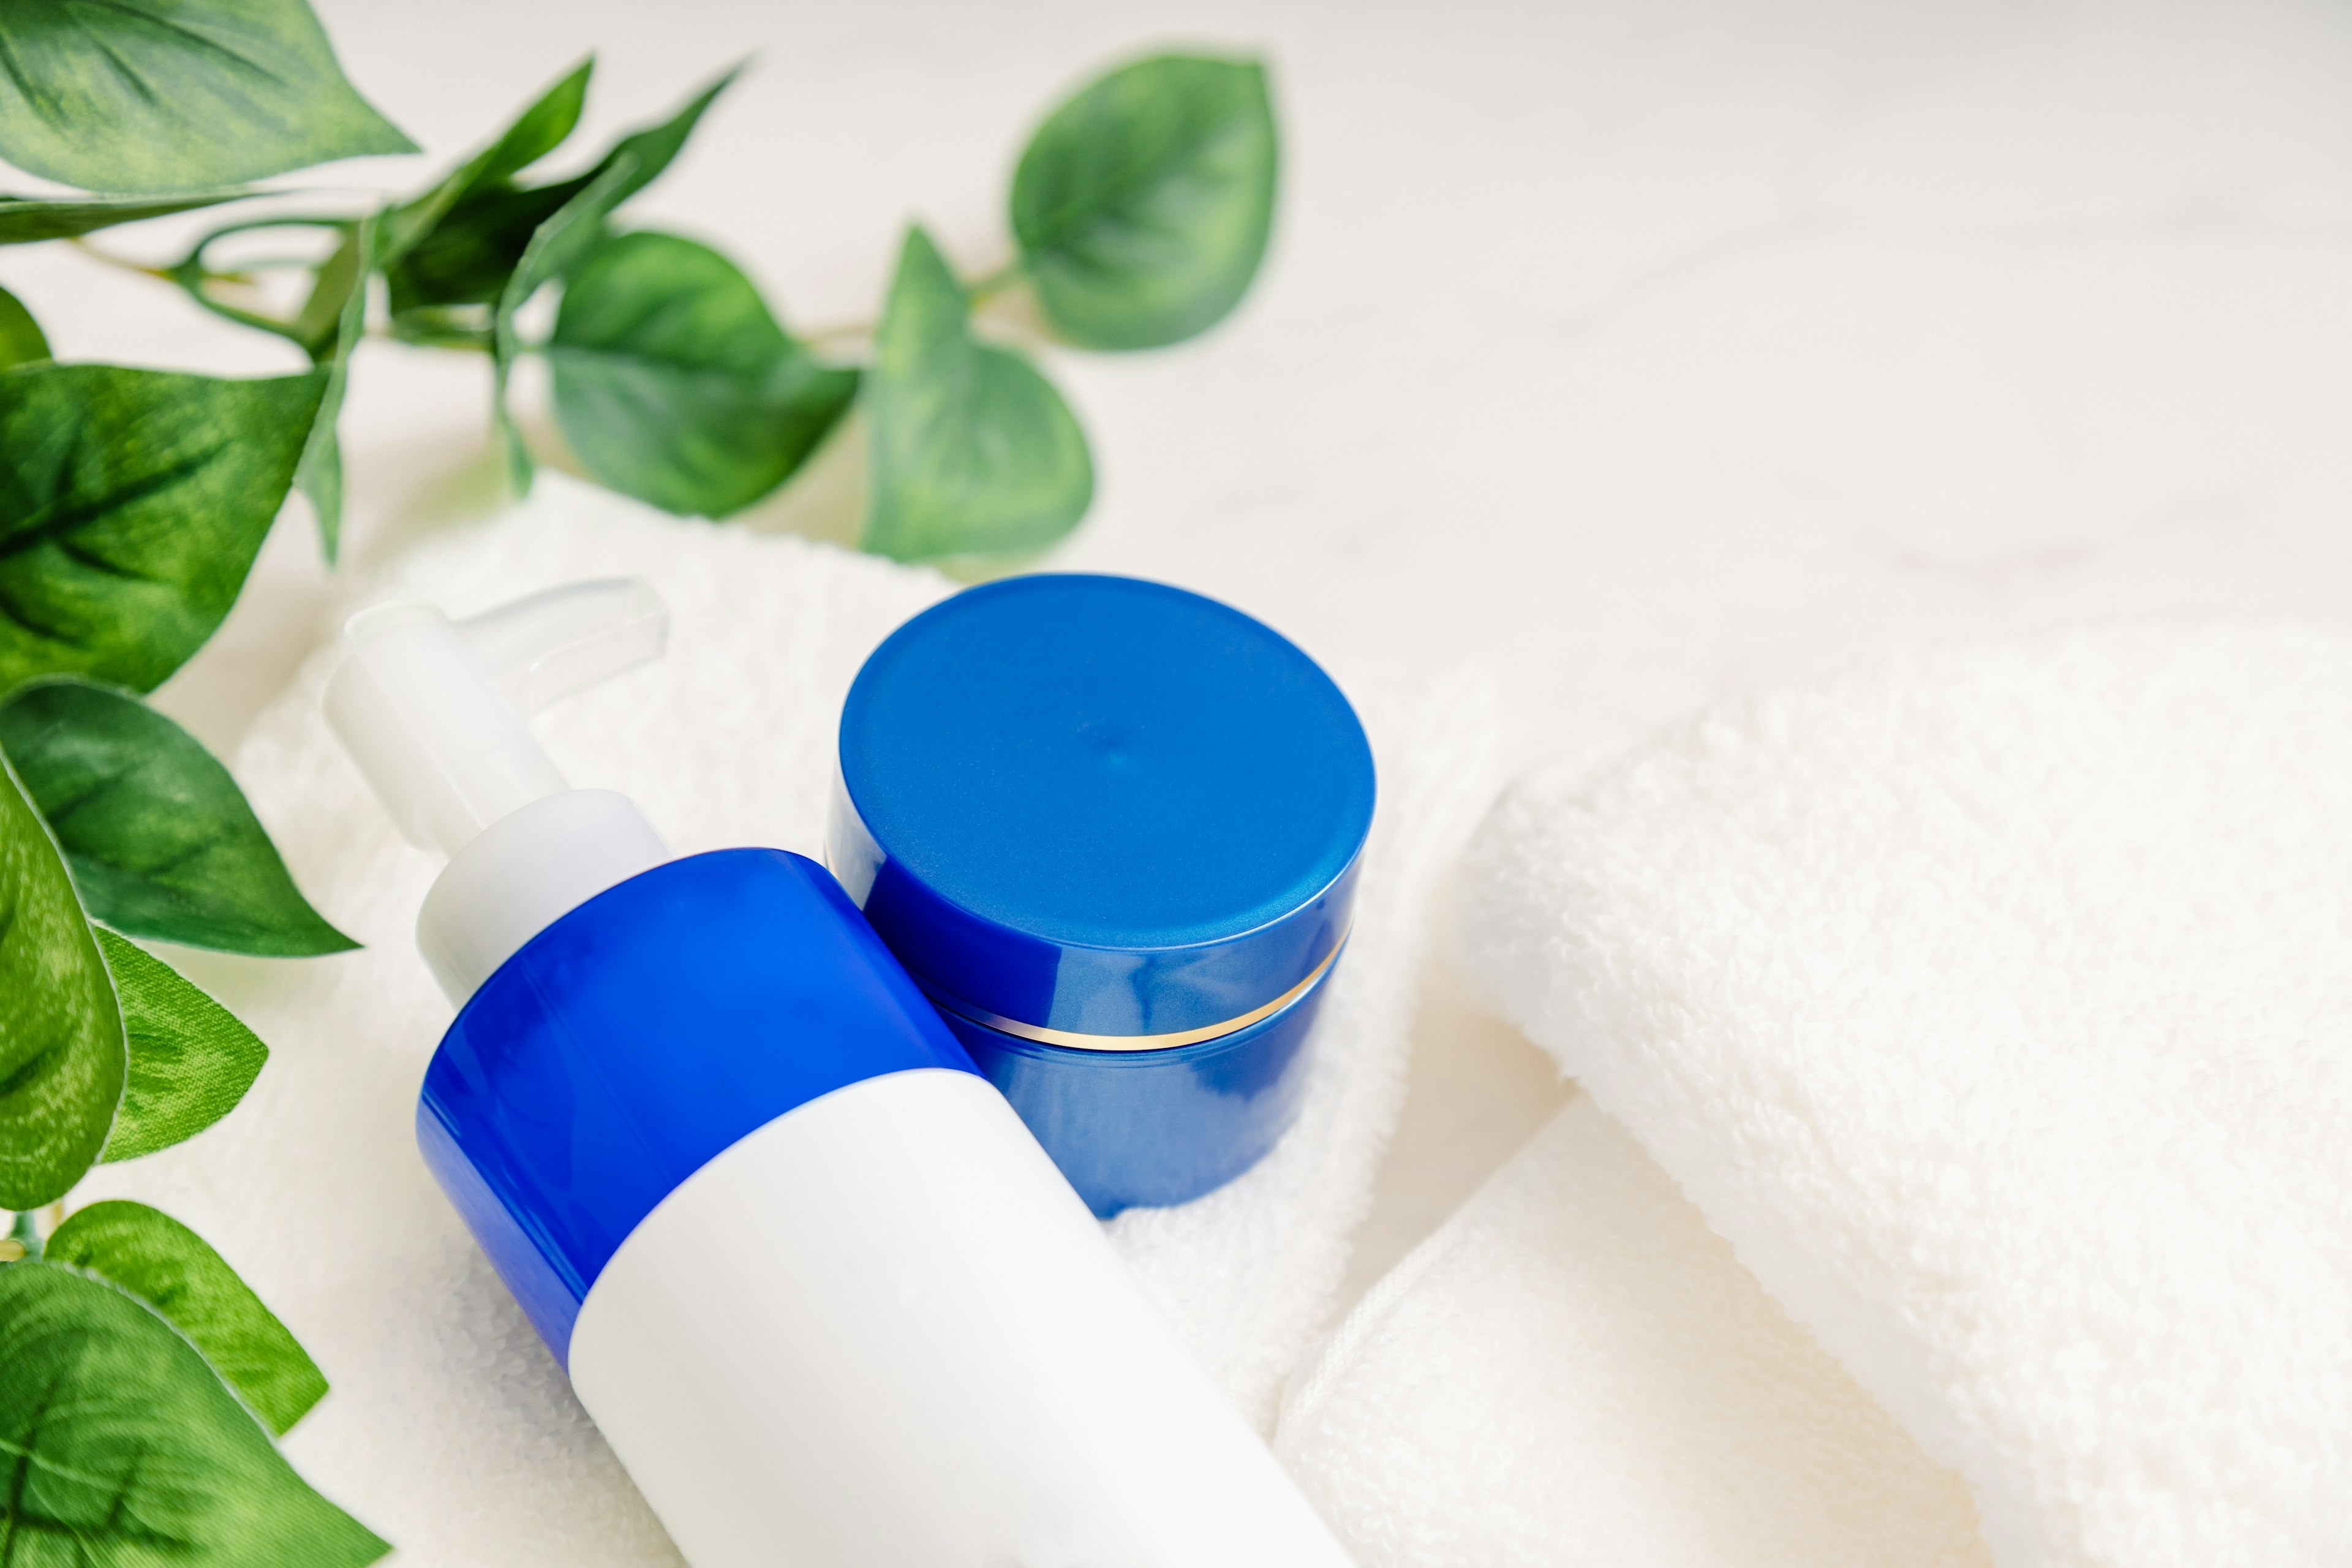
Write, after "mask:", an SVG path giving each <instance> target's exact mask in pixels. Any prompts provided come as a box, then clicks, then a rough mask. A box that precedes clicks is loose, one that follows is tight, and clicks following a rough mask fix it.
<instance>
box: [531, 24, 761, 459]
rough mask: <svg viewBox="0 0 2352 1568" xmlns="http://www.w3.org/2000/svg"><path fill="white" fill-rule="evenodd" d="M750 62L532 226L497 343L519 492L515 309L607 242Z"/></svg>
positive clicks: (617, 146)
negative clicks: (511, 391)
mask: <svg viewBox="0 0 2352 1568" xmlns="http://www.w3.org/2000/svg"><path fill="white" fill-rule="evenodd" d="M741 70H742V67H741V66H737V67H735V68H732V69H730V70H729V71H728V72H727V73H726V74H725V75H723V76H721V77H719V79H718V80H716V81H714V82H712V83H711V84H710V85H709V87H706V88H704V89H702V90H701V91H700V92H699V93H698V94H696V95H695V97H694V99H693V100H692V101H690V102H689V103H688V104H687V106H686V107H685V108H683V109H681V110H678V111H677V113H676V114H673V115H671V116H670V117H669V118H668V119H667V120H665V121H662V122H661V123H660V124H659V125H655V126H649V127H647V128H646V129H645V130H643V131H638V132H632V133H631V134H629V135H627V136H624V137H622V138H621V140H620V141H618V142H614V145H613V150H612V152H610V153H606V154H605V156H604V162H603V163H600V164H598V165H597V167H596V169H595V170H594V171H593V174H591V176H590V177H589V179H588V182H587V184H584V185H583V186H582V187H581V188H580V190H579V192H578V194H577V195H573V196H572V197H571V198H570V199H569V200H567V201H566V202H565V203H564V204H563V205H562V206H561V207H559V208H557V209H556V211H555V212H554V213H552V214H551V215H550V216H549V217H548V218H547V220H546V221H545V222H543V223H541V225H540V226H538V227H537V228H536V229H534V230H532V231H531V237H530V244H529V245H526V246H525V247H523V252H522V258H521V259H520V260H519V261H517V262H516V263H515V268H514V273H513V275H512V276H511V277H509V279H507V280H506V286H505V288H503V289H501V290H500V291H499V305H498V313H497V315H496V317H495V318H494V320H493V322H492V330H491V342H490V352H491V353H492V354H493V355H494V356H495V358H494V363H493V367H492V370H491V402H490V417H491V422H492V424H493V425H494V426H496V427H497V429H498V432H499V439H500V441H501V442H502V443H503V444H504V446H505V447H506V451H507V468H508V472H509V476H510V477H511V478H512V479H513V481H514V488H515V489H516V490H517V491H519V492H520V491H526V490H529V489H530V475H531V460H530V447H526V446H524V445H523V440H522V433H521V432H520V430H518V429H516V428H515V423H514V416H513V415H512V413H511V412H510V411H509V409H508V407H507V380H508V377H509V375H510V374H512V373H513V369H514V361H515V356H516V355H518V354H519V353H521V352H522V345H521V342H520V340H519V339H518V338H517V336H516V334H515V324H514V321H515V312H517V311H518V310H521V309H522V308H523V306H524V305H525V304H527V303H529V302H530V297H531V296H532V295H534V294H536V293H538V292H539V291H540V289H541V288H543V287H544V286H546V285H547V284H549V283H551V282H553V281H554V280H555V279H558V278H561V277H562V276H563V275H564V274H566V273H567V272H569V271H571V270H572V268H574V267H576V266H578V265H579V264H580V263H581V262H582V261H583V260H584V259H585V258H586V257H587V255H588V253H589V252H590V251H592V250H593V249H595V248H596V247H597V246H598V245H599V244H600V243H602V241H603V240H604V220H605V219H606V218H607V217H609V216H612V213H613V209H614V208H615V207H617V206H619V205H621V204H622V203H623V202H625V201H627V200H628V199H629V198H630V197H631V196H633V195H636V194H637V193H638V192H639V191H641V190H643V189H645V188H646V186H647V185H649V184H652V183H653V182H654V180H655V179H656V178H657V177H658V176H659V175H660V174H661V172H662V171H663V170H665V169H667V168H668V167H669V165H670V160H672V159H673V158H676V157H677V154H678V150H679V149H680V148H682V147H684V146H685V145H686V139H687V138H688V136H691V135H692V134H694V127H695V124H696V122H697V121H700V120H701V118H702V113H703V110H707V109H709V107H710V103H711V100H713V99H715V98H717V97H718V96H719V94H720V93H722V92H724V91H726V90H727V88H728V84H729V83H730V82H732V81H733V80H734V79H735V78H736V76H737V74H738V73H739V72H740V71H741Z"/></svg>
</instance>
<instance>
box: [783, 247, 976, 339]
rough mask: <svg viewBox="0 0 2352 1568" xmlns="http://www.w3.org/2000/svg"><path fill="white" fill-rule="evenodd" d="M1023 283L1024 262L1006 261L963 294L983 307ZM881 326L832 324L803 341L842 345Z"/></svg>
mask: <svg viewBox="0 0 2352 1568" xmlns="http://www.w3.org/2000/svg"><path fill="white" fill-rule="evenodd" d="M1020 281H1021V263H1020V261H1019V260H1018V259H1015V260H1012V261H1008V262H1006V263H1005V264H1004V265H1003V266H1002V267H1000V268H997V269H996V270H995V271H993V272H991V273H989V274H988V275H987V276H985V277H983V278H980V279H975V280H974V281H972V282H970V283H966V284H965V285H964V286H963V291H964V294H965V296H966V297H967V298H969V299H970V300H971V302H972V303H973V304H974V305H982V304H985V303H987V302H988V301H989V300H993V299H994V298H996V296H998V295H999V294H1002V293H1003V292H1004V291H1005V290H1006V289H1010V288H1012V287H1013V285H1014V284H1015V283H1018V282H1020ZM881 324H882V323H881V322H880V321H877V320H876V319H875V318H874V317H872V316H866V317H864V318H862V319H861V320H858V321H830V322H827V323H826V324H825V325H824V326H822V327H810V328H807V329H805V330H804V331H802V333H801V342H804V343H825V342H840V341H842V340H843V339H856V338H870V337H872V336H873V335H874V334H875V332H876V331H877V330H878V329H879V328H880V326H881Z"/></svg>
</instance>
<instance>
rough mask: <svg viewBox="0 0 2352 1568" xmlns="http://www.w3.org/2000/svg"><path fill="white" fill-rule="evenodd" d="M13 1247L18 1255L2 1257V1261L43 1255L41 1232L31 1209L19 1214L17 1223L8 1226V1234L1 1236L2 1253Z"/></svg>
mask: <svg viewBox="0 0 2352 1568" xmlns="http://www.w3.org/2000/svg"><path fill="white" fill-rule="evenodd" d="M12 1249H13V1250H14V1252H15V1253H16V1257H15V1258H0V1262H8V1263H14V1262H16V1258H38V1257H39V1256H40V1255H41V1233H40V1232H39V1231H38V1230H37V1229H36V1228H35V1227H34V1225H33V1216H32V1214H31V1212H30V1211H29V1210H28V1211H26V1212H23V1213H20V1214H18V1215H16V1223H15V1224H14V1225H12V1226H9V1227H8V1234H7V1236H6V1237H5V1238H0V1254H5V1253H7V1252H9V1251H11V1250H12Z"/></svg>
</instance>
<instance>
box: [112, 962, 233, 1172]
mask: <svg viewBox="0 0 2352 1568" xmlns="http://www.w3.org/2000/svg"><path fill="white" fill-rule="evenodd" d="M98 946H99V951H100V952H102V953H104V954H105V956H106V967H107V969H108V971H109V972H110V973H112V974H113V976H114V992H115V994H116V996H118V997H119V998H121V1004H122V1028H123V1033H124V1034H125V1035H126V1036H127V1037H128V1038H129V1043H130V1047H131V1071H130V1076H129V1078H128V1079H127V1081H125V1083H124V1084H123V1087H122V1105H121V1109H120V1110H117V1111H116V1112H115V1113H114V1127H113V1130H112V1131H110V1132H108V1133H107V1135H106V1147H105V1148H104V1149H102V1150H101V1151H100V1153H99V1156H98V1157H99V1160H100V1163H106V1162H108V1161H112V1160H135V1159H137V1158H138V1157H139V1156H140V1155H142V1154H152V1153H153V1152H155V1151H156V1150H158V1149H168V1148H170V1147H171V1146H172V1145H173V1144H174V1143H178V1142H184V1141H185V1140H187V1139H190V1138H193V1137H194V1136H195V1135H196V1134H197V1133H199V1132H202V1131H204V1130H205V1128H207V1127H210V1126H211V1125H212V1124H213V1123H214V1122H215V1121H219V1120H220V1119H221V1118H222V1117H224V1116H226V1115H227V1114H228V1113H229V1112H230V1111H231V1110H235V1109H236V1102H237V1101H238V1100H243V1099H244V1098H245V1091H246V1090H247V1089H251V1088H252V1087H253V1080H254V1079H257V1078H259V1077H260V1076H261V1068H262V1064H263V1063H265V1062H267V1061H268V1059H269V1047H267V1046H265V1045H263V1044H262V1043H261V1041H260V1040H259V1038H257V1037H256V1036H255V1034H254V1032H253V1031H252V1030H251V1029H248V1028H247V1027H246V1026H244V1025H243V1024H241V1023H239V1022H237V1019H236V1015H235V1014H233V1013H231V1012H230V1011H229V1010H228V1009H227V1008H226V1007H224V1006H222V1005H220V1004H219V1003H217V1002H215V1001H214V1000H213V999H212V998H211V997H209V996H207V995H205V994H204V993H203V992H201V991H199V990H197V989H196V988H195V987H194V986H193V985H191V984H188V983H187V981H186V980H184V979H183V978H182V977H181V975H180V973H179V972H178V971H177V970H175V969H173V967H172V966H171V965H170V964H168V963H164V962H163V960H162V959H160V958H157V957H155V956H154V955H153V954H152V953H150V952H146V951H144V950H143V949H142V948H140V947H138V946H136V945H135V944H133V943H132V942H130V941H129V940H128V939H127V938H124V937H119V936H117V935H115V934H114V933H113V932H112V931H108V930H106V929H105V928H104V927H102V926H101V927H100V928H99V931H98Z"/></svg>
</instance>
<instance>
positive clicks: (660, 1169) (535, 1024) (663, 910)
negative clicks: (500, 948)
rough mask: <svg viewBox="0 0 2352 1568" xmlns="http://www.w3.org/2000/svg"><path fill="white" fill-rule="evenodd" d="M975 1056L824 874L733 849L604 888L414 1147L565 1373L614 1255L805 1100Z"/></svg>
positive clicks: (549, 933)
mask: <svg viewBox="0 0 2352 1568" xmlns="http://www.w3.org/2000/svg"><path fill="white" fill-rule="evenodd" d="M912 1068H957V1069H961V1070H962V1071H966V1072H969V1071H971V1070H972V1065H971V1058H969V1057H968V1056H967V1055H966V1054H965V1052H964V1051H963V1049H962V1047H960V1046H958V1045H957V1044H956V1042H955V1039H954V1038H953V1037H952V1036H951V1035H950V1034H949V1032H948V1031H947V1030H946V1029H945V1028H944V1027H943V1026H941V1023H940V1017H939V1015H938V1014H937V1013H936V1012H934V1011H933V1010H932V1008H931V1006H930V1005H929V1003H928V1002H926V1001H925V1000H924V998H923V995H922V994H921V993H920V992H919V991H918V990H916V989H915V987H914V986H913V985H912V984H909V983H908V979H907V976H906V973H905V972H904V971H903V970H901V969H900V968H899V966H898V963H897V962H896V961H894V960H893V959H892V958H891V956H890V954H889V952H887V950H886V949H885V948H884V947H883V945H882V943H881V942H879V941H878V940H877V938H876V937H875V934H874V932H873V930H872V929H871V928H870V927H869V926H868V925H867V924H866V921H865V919H864V918H863V917H862V916H860V915H859V914H858V912H857V910H856V906H855V905H853V904H852V903H851V902H850V901H849V899H848V897H847V896H846V895H845V894H844V893H843V892H842V890H841V888H840V886H839V884H837V883H836V882H835V880H834V879H833V878H832V876H831V875H830V874H828V873H827V872H826V871H825V869H824V868H823V867H821V866H818V865H817V864H816V863H815V862H814V861H811V860H808V859H804V858H802V857H800V856H798V855H792V854H787V853H785V852H783V851H782V850H776V849H727V850H720V851H718V852H716V853H712V854H708V855H697V856H692V857H689V858H686V859H683V860H674V861H671V862H670V863H668V864H667V865H664V866H657V867H656V868H654V869H652V870H650V871H646V872H645V873H643V874H642V875H640V876H637V877H634V878H632V879H629V880H628V881H625V882H623V883H622V884H620V885H619V886H618V887H615V888H612V889H607V890H606V891H604V892H603V893H600V894H598V895H597V896H596V897H595V898H593V899H591V900H588V901H587V902H586V903H583V904H582V905H581V906H580V907H579V908H577V909H575V910H572V911H571V912H570V913H568V914H566V915H564V916H563V917H562V919H561V920H558V921H556V922H555V923H554V924H552V925H551V926H549V927H548V928H547V929H546V930H545V931H541V932H540V933H539V935H538V936H536V937H534V938H532V939H531V941H530V942H528V943H526V944H525V945H524V947H523V948H522V950H521V951H520V952H517V953H516V954H515V955H514V956H513V957H511V958H509V959H508V960H507V962H506V963H504V964H502V965H500V966H499V970H498V972H497V973H494V974H492V975H491V976H490V978H489V979H488V981H486V982H484V983H483V984H482V987H481V989H480V990H478V991H477V992H476V993H475V994H474V995H473V997H472V999H471V1000H469V1001H468V1002H467V1004H466V1005H465V1008H464V1009H463V1010H462V1011H461V1012H459V1014H458V1015H457V1022H456V1023H454V1024H452V1025H451V1026H449V1032H448V1034H447V1035H446V1037H443V1039H442V1041H441V1046H440V1048H439V1049H438V1050H437V1051H436V1052H435V1053H434V1057H433V1061H432V1063H431V1065H430V1066H429V1067H428V1068H426V1069H425V1089H424V1093H423V1095H422V1096H421V1098H420V1100H419V1101H418V1104H417V1110H416V1134H417V1142H418V1144H419V1145H420V1146H421V1147H422V1148H423V1150H424V1152H425V1163H426V1164H427V1165H429V1166H430V1167H431V1168H432V1171H433V1173H434V1175H435V1177H436V1178H437V1179H438V1180H439V1182H440V1184H441V1185H442V1188H443V1190H444V1191H446V1193H447V1194H449V1198H450V1201H451V1202H452V1203H454V1204H455V1205H457V1210H458V1212H459V1213H460V1214H461V1215H464V1217H465V1220H466V1223H467V1226H469V1227H470V1228H471V1229H472V1231H473V1233H474V1236H475V1237H476V1239H477V1240H478V1241H479V1242H480V1243H481V1246H482V1250H483V1251H484V1252H486V1253H488V1255H489V1258H490V1261H491V1263H492V1264H493V1265H494V1266H495V1267H496V1268H497V1269H498V1271H499V1277H500V1278H501V1279H504V1280H505V1281H506V1283H507V1287H508V1289H510V1290H512V1291H513V1292H514V1295H515V1298H516V1300H519V1301H520V1302H521V1303H522V1306H523V1310H524V1311H525V1312H526V1313H528V1314H529V1316H530V1321H531V1323H532V1325H533V1326H534V1327H536V1328H537V1329H538V1330H539V1331H540V1334H541V1337H542V1338H543V1339H545V1340H546V1341H547V1343H548V1348H549V1349H551V1350H552V1351H553V1352H555V1355H556V1359H557V1360H558V1361H562V1362H567V1363H568V1355H569V1351H570V1346H571V1341H572V1323H573V1321H574V1320H575V1319H576V1318H577V1317H578V1315H579V1311H580V1303H581V1302H582V1301H583V1300H585V1299H586V1297H587V1294H588V1289H589V1287H590V1286H592V1285H593V1284H594V1283H595V1282H596V1276H597V1275H598V1274H599V1273H601V1272H602V1271H603V1269H604V1264H605V1263H606V1261H607V1260H609V1259H610V1258H612V1256H613V1252H614V1248H616V1247H619V1246H620V1244H621V1242H622V1240H623V1239H624V1238H625V1237H627V1235H628V1234H629V1232H630V1231H631V1230H632V1229H634V1228H635V1226H636V1224H637V1222H638V1221H639V1220H641V1219H643V1218H644V1217H645V1216H646V1215H647V1214H648V1213H649V1212H651V1211H652V1209H653V1207H654V1205H656V1204H658V1203H660V1202H661V1200H662V1199H663V1198H664V1197H666V1196H667V1195H668V1194H669V1193H670V1192H671V1191H672V1190H673V1189H674V1188H676V1187H677V1185H678V1184H679V1183H681V1182H683V1181H685V1180H686V1179H687V1178H688V1176H690V1175H692V1174H693V1173H695V1172H696V1171H698V1170H699V1169H701V1167H702V1166H703V1165H704V1164H705V1163H708V1162H709V1160H710V1159H711V1158H712V1157H713V1156H714V1155H716V1154H718V1153H719V1152H721V1151H723V1150H725V1149H726V1148H728V1147H729V1146H730V1145H731V1144H732V1143H734V1142H736V1141H737V1140H738V1139H740V1138H741V1137H743V1136H744V1135H745V1134H746V1133H749V1132H751V1131H756V1130H757V1129H759V1128H761V1127H762V1126H764V1125H766V1124H767V1123H768V1122H770V1121H773V1120H774V1119H775V1118H777V1117H779V1116H782V1114H784V1113H785V1112H786V1111H789V1110H793V1108H794V1107H795V1106H799V1105H803V1104H805V1103H807V1102H808V1101H809V1100H814V1099H816V1098H817V1097H818V1096H820V1095H824V1094H827V1093H830V1092H832V1091H833V1090H834V1089H840V1088H843V1087H845V1085H848V1084H852V1083H856V1082H859V1081H861V1080H863V1079H869V1078H876V1077H879V1076H880V1075H882V1074H884V1073H891V1072H903V1071H907V1070H909V1069H912Z"/></svg>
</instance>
